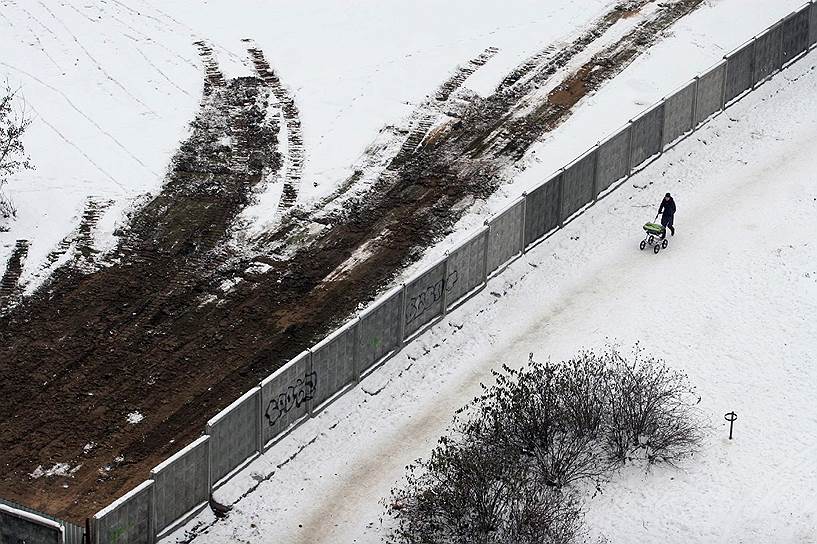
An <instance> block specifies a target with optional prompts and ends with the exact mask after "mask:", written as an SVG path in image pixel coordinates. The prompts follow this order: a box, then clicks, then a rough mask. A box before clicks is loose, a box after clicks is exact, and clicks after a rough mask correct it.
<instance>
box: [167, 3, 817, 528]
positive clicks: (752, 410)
mask: <svg viewBox="0 0 817 544" xmlns="http://www.w3.org/2000/svg"><path fill="white" fill-rule="evenodd" d="M724 3H727V2H724ZM815 87H817V52H812V53H810V55H809V56H808V57H806V59H804V60H802V61H800V62H799V63H797V64H795V65H794V66H793V67H791V68H789V69H787V70H786V71H785V72H783V73H782V74H779V75H778V76H776V77H775V79H774V80H773V81H772V82H770V83H767V84H766V85H764V86H763V87H762V88H761V89H760V90H758V91H756V92H755V93H753V94H751V95H749V96H748V97H746V98H745V99H744V100H743V101H741V102H740V103H738V104H737V105H735V106H734V107H732V108H731V109H730V110H728V112H726V113H725V114H723V115H721V116H719V117H717V118H716V119H714V120H713V121H711V122H710V123H709V124H708V125H707V126H706V127H704V128H703V129H702V130H701V131H700V132H698V133H696V134H695V135H693V136H692V137H691V138H689V139H687V140H686V141H684V142H682V143H681V144H679V145H678V146H676V147H675V148H673V149H672V150H670V151H669V152H667V153H666V154H665V155H664V156H663V157H661V158H660V159H659V160H658V161H657V162H655V163H654V164H653V165H652V166H651V167H650V168H648V169H647V170H645V171H643V172H642V173H640V174H639V175H637V176H636V177H634V178H632V179H631V180H629V181H628V182H627V183H626V184H625V185H624V186H622V187H621V188H619V189H618V190H617V191H615V192H613V193H612V194H611V195H609V196H607V197H606V198H604V199H603V200H601V201H600V202H599V203H598V204H597V205H596V206H594V207H592V208H590V209H589V210H588V211H587V212H586V213H585V214H584V215H583V216H581V217H580V219H578V220H577V221H574V222H572V223H570V224H569V225H567V226H566V228H565V229H563V230H561V231H559V232H557V233H556V234H555V235H554V236H552V237H551V238H550V239H549V240H547V241H546V242H544V243H543V244H541V245H539V246H538V247H537V248H535V249H534V250H532V251H530V252H529V253H528V254H526V255H525V256H524V257H523V258H522V259H520V260H518V261H516V262H515V263H514V264H513V265H512V266H510V267H509V268H508V269H507V270H506V271H505V272H504V273H503V274H502V275H501V276H500V277H497V278H495V279H493V280H492V281H491V282H490V283H489V285H488V287H487V288H486V289H485V290H484V291H482V292H481V293H480V294H479V295H477V296H476V297H475V298H473V299H472V300H471V301H469V302H468V303H466V304H465V305H463V306H462V307H461V308H459V309H458V310H456V311H454V312H453V313H451V314H450V315H449V316H448V317H447V318H446V319H445V320H444V321H443V322H442V323H440V324H439V325H437V326H436V327H435V328H434V329H433V330H432V331H431V332H430V333H427V334H425V335H424V336H422V337H421V338H420V339H419V340H417V341H416V342H414V343H413V344H411V345H410V346H408V347H407V349H406V350H405V351H404V352H403V353H402V354H400V355H399V356H398V357H396V358H395V359H393V360H391V361H389V362H388V363H387V364H386V365H384V366H383V367H382V368H381V369H379V370H378V371H376V372H375V373H374V374H373V375H372V376H370V377H369V378H368V379H367V380H365V381H364V383H363V384H362V387H359V388H357V389H356V390H354V391H352V392H350V393H348V394H347V395H345V396H344V397H342V398H341V399H340V400H338V401H337V402H336V403H335V404H334V405H332V406H331V407H330V408H329V409H327V410H326V411H325V412H323V413H322V414H321V415H320V416H318V417H317V418H316V419H314V420H312V421H309V422H307V423H306V424H305V425H304V426H302V427H301V428H299V429H297V430H296V431H295V432H294V433H292V434H291V435H290V436H289V437H287V438H286V439H285V440H283V441H282V442H281V443H279V444H278V445H277V446H275V447H274V448H273V449H271V450H270V452H268V453H267V454H266V455H265V456H263V457H262V458H261V459H259V460H257V461H255V462H254V463H253V464H252V465H251V466H250V467H248V468H247V469H246V470H244V471H243V472H242V474H241V475H240V476H239V477H238V478H236V479H235V480H233V481H232V482H230V483H229V484H227V485H226V486H225V487H224V488H222V489H221V490H220V491H219V492H218V493H217V496H218V498H219V499H220V500H222V501H223V502H228V503H229V502H234V501H236V500H237V499H238V497H239V496H240V495H242V494H244V493H245V492H246V489H248V488H249V487H250V486H251V485H256V486H257V487H256V488H255V489H254V490H253V491H252V492H250V493H247V494H246V495H245V496H244V497H243V498H241V499H240V500H238V502H237V503H236V504H235V506H234V509H233V512H232V513H231V514H230V515H229V516H228V517H227V518H226V519H225V520H221V521H216V520H215V519H214V518H213V517H212V515H211V514H210V513H209V511H208V512H205V513H203V514H201V515H200V516H199V517H198V518H197V519H195V520H194V521H193V522H191V523H190V524H189V525H188V526H187V529H188V530H189V529H190V528H191V527H197V530H198V532H199V535H200V536H198V537H197V538H195V540H194V542H201V543H221V542H226V541H237V542H293V543H295V542H310V543H315V542H333V543H335V542H344V543H345V542H359V543H374V542H380V537H381V536H382V535H383V534H384V533H383V531H384V530H385V529H387V525H385V526H384V525H382V524H383V523H384V522H383V520H382V517H381V513H382V506H381V504H380V501H381V499H383V498H385V497H387V496H388V493H389V490H390V488H391V487H392V486H393V485H395V484H396V483H397V482H398V481H399V480H400V478H401V476H402V474H403V471H404V467H405V465H406V464H407V463H409V462H411V461H412V460H414V459H416V458H417V457H421V456H424V455H427V454H428V452H429V451H430V449H431V448H432V447H433V445H434V443H435V441H436V439H437V437H438V436H439V435H440V434H441V433H442V432H443V431H444V429H445V427H446V426H447V425H448V424H449V422H450V420H451V416H452V414H453V412H454V410H456V409H457V408H459V407H461V406H462V405H464V404H465V403H467V402H468V401H469V400H470V399H471V398H472V397H473V396H474V395H475V394H476V393H477V392H478V391H479V384H480V382H482V381H485V380H488V379H490V370H491V369H492V368H497V367H499V366H500V365H501V364H502V363H508V364H510V365H512V366H518V365H521V364H523V363H524V362H525V361H526V360H527V358H528V354H529V353H531V352H533V353H535V354H536V356H537V358H538V359H540V360H542V359H546V358H550V359H552V360H554V361H558V360H560V359H561V358H565V357H568V356H570V355H572V354H574V353H575V352H576V351H577V350H579V349H580V348H582V347H600V346H604V345H605V344H606V343H608V342H617V343H620V344H622V345H624V346H629V345H633V344H634V343H635V342H640V345H641V346H642V348H644V349H645V350H647V351H648V352H650V353H653V354H655V355H658V356H660V357H662V358H664V359H665V360H666V361H667V362H668V363H669V364H670V365H672V366H674V367H676V368H678V369H682V370H684V371H685V372H687V373H688V374H689V377H690V380H691V381H692V382H693V383H694V384H695V385H696V386H697V388H698V391H699V393H700V394H701V396H702V402H701V404H700V406H701V408H702V410H703V411H704V412H705V414H706V415H707V416H708V418H709V421H710V427H709V428H708V430H707V431H706V434H707V440H706V444H705V446H704V448H703V450H702V451H701V452H700V453H699V454H697V455H696V456H694V457H693V458H691V459H689V460H687V461H686V462H684V463H683V464H682V466H681V467H679V468H678V469H674V468H668V467H658V468H655V469H653V470H652V471H651V472H650V473H648V474H645V473H644V472H643V471H642V470H640V469H626V470H622V471H621V472H620V473H619V474H618V475H617V476H616V477H615V478H614V479H613V481H612V482H611V483H610V484H609V485H607V486H606V487H605V489H604V493H603V494H601V495H599V496H597V497H595V498H592V499H588V501H587V509H588V516H587V524H588V526H589V528H590V530H591V532H592V534H593V535H605V536H607V537H608V538H609V539H610V541H611V542H642V541H643V542H658V541H661V542H667V543H668V544H669V543H686V542H712V543H719V542H747V543H749V542H814V541H815V540H817V529H815V527H817V504H815V501H814V497H815V496H817V455H815V452H817V418H815V417H814V410H813V398H814V392H815V390H817V356H815V352H817V322H815V320H814V319H813V316H814V315H817V264H815V263H817V245H815V242H814V233H815V232H817V175H815V171H817V168H815V167H817V158H815V156H814V154H813V151H814V142H815V141H817V109H815V108H814V107H813V104H814V89H815ZM541 169H544V170H547V168H544V167H542V168H540V170H541ZM540 174H541V175H545V172H544V171H542V172H540ZM666 191H671V192H672V193H673V194H674V195H675V198H676V201H677V203H678V210H679V211H678V214H677V216H676V226H677V233H678V234H677V236H675V237H674V238H672V239H671V240H670V245H669V248H668V249H667V250H666V251H662V252H661V253H660V254H659V255H657V256H656V255H654V254H653V253H652V252H647V251H644V252H641V251H639V250H638V242H639V240H640V239H641V233H642V231H641V225H642V224H643V223H644V222H645V221H648V220H651V219H652V218H653V217H654V214H655V211H656V207H657V205H658V202H659V200H660V198H661V196H662V195H663V194H664V192H666ZM731 410H734V411H736V412H737V413H738V415H739V419H738V421H737V422H736V426H735V439H734V440H732V441H730V440H728V439H727V433H728V427H727V424H726V422H725V421H724V420H723V414H724V413H725V412H728V411H731ZM299 450H300V451H299ZM296 452H298V453H297V455H295V457H294V458H292V459H290V457H291V456H292V455H293V453H296ZM183 536H184V531H179V532H177V533H176V535H175V537H178V538H182V537H183Z"/></svg>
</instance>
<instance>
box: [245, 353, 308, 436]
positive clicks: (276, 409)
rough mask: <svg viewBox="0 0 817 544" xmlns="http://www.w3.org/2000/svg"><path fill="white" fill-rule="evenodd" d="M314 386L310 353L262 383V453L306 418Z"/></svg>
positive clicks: (303, 354)
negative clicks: (276, 439)
mask: <svg viewBox="0 0 817 544" xmlns="http://www.w3.org/2000/svg"><path fill="white" fill-rule="evenodd" d="M317 386H318V377H317V375H316V374H315V373H314V372H313V371H312V354H311V353H310V352H309V351H304V352H303V353H301V354H300V355H298V356H297V357H295V358H294V359H292V360H291V361H289V362H288V363H287V364H285V365H284V366H282V367H281V368H279V369H278V370H276V371H275V372H274V373H273V374H272V375H271V376H269V377H267V378H265V379H264V380H263V381H262V382H261V385H260V386H259V387H260V388H261V417H260V419H261V440H262V441H263V444H264V449H265V450H266V449H267V448H268V447H269V446H270V444H271V443H272V442H273V441H274V439H275V438H276V437H277V436H279V435H280V434H282V433H284V432H285V431H286V430H287V429H289V428H290V427H292V426H293V425H296V424H297V423H299V422H300V421H301V420H303V419H305V418H306V417H307V416H308V415H309V407H310V402H311V401H312V399H313V398H314V397H315V390H316V388H317Z"/></svg>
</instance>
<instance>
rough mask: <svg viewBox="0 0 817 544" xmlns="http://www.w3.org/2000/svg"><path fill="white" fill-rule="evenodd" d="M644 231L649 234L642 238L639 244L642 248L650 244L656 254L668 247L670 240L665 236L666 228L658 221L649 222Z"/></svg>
mask: <svg viewBox="0 0 817 544" xmlns="http://www.w3.org/2000/svg"><path fill="white" fill-rule="evenodd" d="M644 232H646V233H647V236H646V237H645V238H644V239H643V240H641V244H640V246H639V247H640V248H641V249H644V248H646V247H647V246H650V247H651V248H652V251H653V253H655V254H657V253H658V252H659V251H661V250H662V249H667V246H668V245H669V240H667V239H666V238H665V235H666V230H665V229H664V227H662V226H661V225H658V224H656V223H647V224H646V225H644Z"/></svg>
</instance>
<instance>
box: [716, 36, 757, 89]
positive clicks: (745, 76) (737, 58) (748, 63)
mask: <svg viewBox="0 0 817 544" xmlns="http://www.w3.org/2000/svg"><path fill="white" fill-rule="evenodd" d="M754 68H755V41H754V40H752V41H750V42H749V43H747V44H745V45H744V46H742V47H740V48H738V49H736V50H735V51H733V52H732V53H730V54H729V55H728V56H727V58H726V91H725V96H724V99H725V102H726V103H729V102H731V101H732V100H734V99H736V98H737V97H739V96H740V95H742V94H743V93H744V92H746V91H748V90H749V89H751V88H752V85H753V84H754V81H753V79H752V74H753V73H754Z"/></svg>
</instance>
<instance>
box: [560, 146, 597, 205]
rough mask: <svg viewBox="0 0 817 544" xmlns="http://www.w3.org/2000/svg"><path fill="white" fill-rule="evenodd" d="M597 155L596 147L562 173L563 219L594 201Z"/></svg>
mask: <svg viewBox="0 0 817 544" xmlns="http://www.w3.org/2000/svg"><path fill="white" fill-rule="evenodd" d="M596 157H597V154H596V149H593V150H592V151H590V152H588V153H585V154H584V155H582V156H581V157H579V158H578V159H576V160H575V161H573V162H572V163H570V164H569V165H568V166H567V167H566V168H565V170H564V172H563V173H562V197H561V200H562V205H561V210H560V213H561V217H560V220H561V221H564V220H565V219H567V218H568V217H570V216H571V215H573V214H574V213H576V212H577V211H579V209H580V208H582V207H583V206H586V205H587V204H590V203H591V202H592V201H593V197H594V196H595V195H594V194H593V190H594V187H595V184H596Z"/></svg>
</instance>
